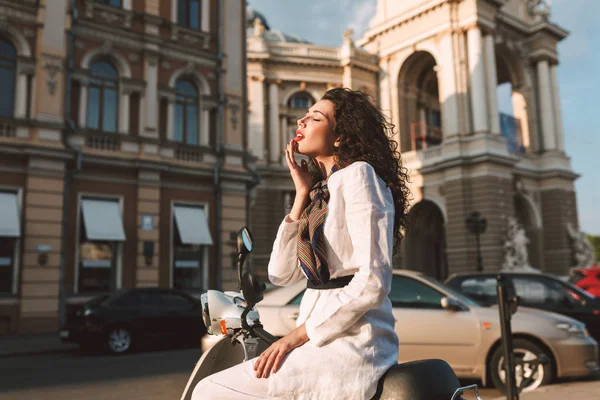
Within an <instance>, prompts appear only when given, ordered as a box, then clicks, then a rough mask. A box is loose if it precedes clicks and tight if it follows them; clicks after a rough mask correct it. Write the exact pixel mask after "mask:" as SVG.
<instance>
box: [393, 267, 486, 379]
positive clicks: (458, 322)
mask: <svg viewBox="0 0 600 400" xmlns="http://www.w3.org/2000/svg"><path fill="white" fill-rule="evenodd" d="M389 297H390V300H391V301H392V306H393V313H394V317H396V328H395V330H396V333H397V334H398V337H399V340H400V355H399V360H398V361H399V362H407V361H413V360H419V359H426V358H439V359H442V360H445V361H446V362H448V364H450V366H451V367H452V368H453V369H454V370H455V371H456V373H457V374H460V373H461V372H463V371H472V370H473V365H474V362H475V357H476V354H477V350H478V344H479V342H480V333H479V329H478V323H477V319H476V317H475V315H474V314H473V313H472V312H471V311H469V310H465V311H449V310H445V309H444V308H442V305H441V300H442V298H443V297H445V295H444V294H443V293H442V292H440V291H439V290H437V289H436V288H434V287H433V286H431V285H429V284H427V283H425V282H422V281H420V280H417V279H415V278H412V277H408V276H402V275H394V277H393V280H392V289H391V291H390V296H389Z"/></svg>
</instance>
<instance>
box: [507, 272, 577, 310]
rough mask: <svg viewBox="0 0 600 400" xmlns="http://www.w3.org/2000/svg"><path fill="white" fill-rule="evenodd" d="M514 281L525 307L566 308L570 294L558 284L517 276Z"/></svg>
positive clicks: (547, 280)
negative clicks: (566, 300)
mask: <svg viewBox="0 0 600 400" xmlns="http://www.w3.org/2000/svg"><path fill="white" fill-rule="evenodd" d="M512 281H513V283H514V286H515V290H516V291H517V296H519V297H520V299H521V303H522V304H523V305H531V306H534V307H535V306H538V307H540V306H542V307H551V308H556V307H564V305H565V299H568V298H569V297H570V295H569V293H568V292H567V291H566V290H565V289H564V288H563V287H562V286H561V285H560V284H559V283H558V282H554V281H552V280H549V279H544V278H539V279H536V278H533V277H520V276H515V277H513V278H512Z"/></svg>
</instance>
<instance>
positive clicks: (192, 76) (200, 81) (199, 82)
mask: <svg viewBox="0 0 600 400" xmlns="http://www.w3.org/2000/svg"><path fill="white" fill-rule="evenodd" d="M184 78H185V79H189V80H191V81H193V82H194V84H195V85H196V87H197V88H198V90H200V94H202V95H203V96H209V95H210V92H211V91H210V85H209V84H208V81H207V80H206V78H205V77H204V75H202V74H200V73H199V72H198V71H196V70H194V69H193V68H190V67H189V66H185V67H183V68H180V69H178V70H176V71H175V72H173V74H172V75H171V78H170V79H169V87H170V88H172V89H173V88H175V84H176V83H177V81H178V80H180V79H184Z"/></svg>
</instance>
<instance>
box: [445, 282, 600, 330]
mask: <svg viewBox="0 0 600 400" xmlns="http://www.w3.org/2000/svg"><path fill="white" fill-rule="evenodd" d="M503 274H504V275H506V276H507V277H509V280H508V284H511V285H513V287H514V289H515V290H516V293H517V296H519V298H520V304H521V305H523V306H526V307H531V308H538V309H541V310H546V311H552V312H555V313H558V314H563V315H566V316H569V317H571V318H574V319H576V320H579V321H581V322H583V323H584V324H585V325H586V326H587V329H588V331H589V332H590V335H591V336H592V337H593V338H594V339H596V340H597V341H600V299H597V298H595V297H593V296H592V295H590V294H589V293H587V292H585V291H584V290H582V289H580V288H578V287H576V286H574V285H573V284H572V283H569V282H566V281H564V280H562V279H560V278H558V277H556V276H554V275H551V274H545V273H528V272H511V273H508V272H506V273H503ZM497 275H498V274H497V273H477V272H475V273H473V272H469V273H459V274H453V275H451V276H450V277H449V278H448V279H447V280H446V284H448V285H450V286H452V287H453V288H455V289H457V290H458V291H460V292H461V293H463V294H464V295H466V296H468V297H470V298H472V299H475V300H477V301H479V302H480V303H483V304H484V305H486V306H490V305H495V304H497V303H498V299H497V297H496V282H497V281H496V276H497Z"/></svg>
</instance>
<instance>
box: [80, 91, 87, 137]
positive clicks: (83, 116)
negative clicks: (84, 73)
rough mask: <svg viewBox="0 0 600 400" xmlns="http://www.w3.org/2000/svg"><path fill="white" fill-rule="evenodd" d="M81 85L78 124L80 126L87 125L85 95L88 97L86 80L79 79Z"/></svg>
mask: <svg viewBox="0 0 600 400" xmlns="http://www.w3.org/2000/svg"><path fill="white" fill-rule="evenodd" d="M80 84H81V86H80V87H79V126H80V127H81V128H85V127H87V97H88V83H87V80H85V81H84V80H82V81H80Z"/></svg>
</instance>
